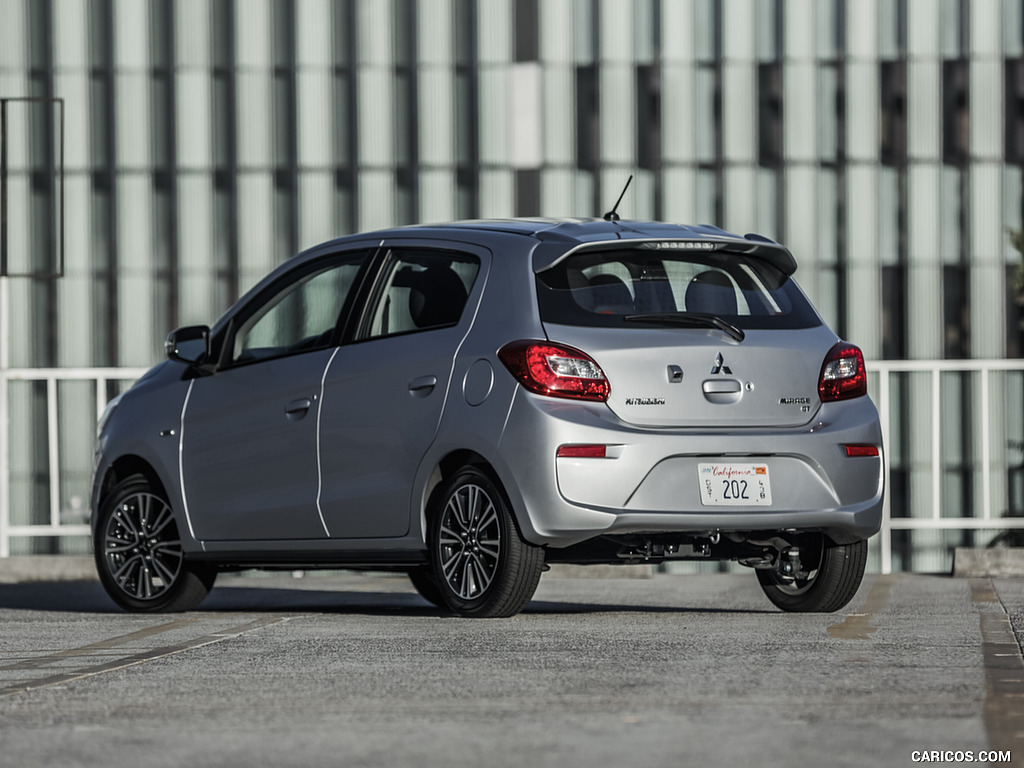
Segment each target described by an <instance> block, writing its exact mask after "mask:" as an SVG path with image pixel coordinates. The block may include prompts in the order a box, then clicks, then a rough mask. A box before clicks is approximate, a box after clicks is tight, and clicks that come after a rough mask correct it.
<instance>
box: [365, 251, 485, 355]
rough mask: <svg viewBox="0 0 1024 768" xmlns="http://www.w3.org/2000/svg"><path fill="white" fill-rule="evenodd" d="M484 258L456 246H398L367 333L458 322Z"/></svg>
mask: <svg viewBox="0 0 1024 768" xmlns="http://www.w3.org/2000/svg"><path fill="white" fill-rule="evenodd" d="M479 271H480V262H479V260H478V259H477V258H476V257H475V256H471V255H469V254H463V253H455V252H453V251H440V250H429V249H405V248H403V249H395V250H392V251H391V252H390V253H389V254H388V256H387V259H386V261H385V264H384V268H383V269H382V271H381V277H380V280H379V282H378V286H377V289H376V291H375V292H374V297H373V299H372V300H371V305H370V310H369V312H368V313H367V320H366V322H367V325H366V328H365V331H364V332H363V333H362V334H361V335H360V338H362V339H373V338H380V337H383V336H396V335H399V334H405V333H416V332H419V331H427V330H431V329H434V328H448V327H451V326H453V325H457V324H458V322H459V320H460V319H461V318H462V311H463V309H465V307H466V300H467V299H468V298H469V294H470V291H471V290H472V288H473V283H474V282H475V280H476V276H477V273H478V272H479Z"/></svg>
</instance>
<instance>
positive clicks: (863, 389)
mask: <svg viewBox="0 0 1024 768" xmlns="http://www.w3.org/2000/svg"><path fill="white" fill-rule="evenodd" d="M867 393H868V373H867V371H866V370H865V368H864V355H863V354H862V353H861V351H860V349H858V348H857V347H855V346H854V345H853V344H847V343H846V342H843V341H841V342H839V343H838V344H836V345H835V346H834V347H832V349H831V350H829V353H828V355H826V357H825V362H824V363H823V364H822V366H821V376H819V377H818V396H819V397H820V398H821V402H823V403H828V402H832V401H835V400H849V399H850V398H853V397H861V396H862V395H866V394H867Z"/></svg>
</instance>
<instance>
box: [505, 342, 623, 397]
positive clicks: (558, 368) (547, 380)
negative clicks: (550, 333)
mask: <svg viewBox="0 0 1024 768" xmlns="http://www.w3.org/2000/svg"><path fill="white" fill-rule="evenodd" d="M498 359H500V360H501V362H502V363H504V364H505V367H506V368H508V369H509V371H510V372H511V373H512V375H513V376H515V377H516V379H517V380H518V381H519V383H520V384H522V385H523V386H524V387H526V388H527V389H528V390H530V391H531V392H535V393H536V394H538V395H547V396H548V397H569V398H575V399H578V400H597V401H600V402H604V401H605V400H607V399H608V393H609V392H610V391H611V386H610V385H609V384H608V379H607V378H605V375H604V371H602V370H601V367H600V366H599V365H598V364H597V363H595V362H594V360H593V359H592V358H591V357H590V356H589V355H587V354H586V353H585V352H581V351H580V350H578V349H574V348H573V347H568V346H565V345H563V344H551V343H549V342H546V341H513V342H511V343H509V344H506V345H505V346H504V347H502V348H501V349H499V350H498Z"/></svg>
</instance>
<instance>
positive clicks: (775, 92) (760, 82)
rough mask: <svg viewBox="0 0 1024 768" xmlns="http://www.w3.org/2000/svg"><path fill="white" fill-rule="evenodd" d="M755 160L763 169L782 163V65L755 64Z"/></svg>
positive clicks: (778, 63) (773, 63)
mask: <svg viewBox="0 0 1024 768" xmlns="http://www.w3.org/2000/svg"><path fill="white" fill-rule="evenodd" d="M757 122H758V144H757V162H758V164H759V165H761V166H762V167H764V168H778V167H779V166H780V165H782V155H783V146H782V136H783V132H782V129H783V122H782V64H781V63H780V62H774V61H773V62H771V63H769V64H759V65H758V67H757Z"/></svg>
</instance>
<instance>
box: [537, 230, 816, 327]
mask: <svg viewBox="0 0 1024 768" xmlns="http://www.w3.org/2000/svg"><path fill="white" fill-rule="evenodd" d="M537 287H538V298H539V301H540V308H541V319H543V320H544V321H545V322H549V323H556V324H561V325H583V326H613V327H614V326H621V327H635V326H636V325H637V323H640V324H643V323H644V322H645V318H644V316H645V315H649V316H650V318H649V319H650V322H651V323H653V324H657V323H659V322H660V321H661V320H663V319H664V316H665V315H686V314H695V315H714V316H716V317H720V318H722V319H723V320H726V321H728V322H729V323H732V324H734V325H736V326H737V327H739V328H745V329H755V328H809V327H814V326H817V325H820V324H821V319H820V318H819V317H818V314H817V312H815V310H814V309H813V307H811V305H810V302H808V301H807V299H806V298H805V297H804V296H803V294H802V293H801V292H800V290H799V289H798V288H797V287H796V285H795V283H794V282H793V281H792V279H791V278H789V277H788V276H787V275H785V274H784V273H783V272H781V271H780V270H778V269H777V268H775V267H773V266H772V265H770V264H767V263H765V262H764V261H762V260H760V259H754V258H751V257H749V256H745V255H744V254H739V253H732V252H728V251H716V252H707V251H687V250H675V249H672V250H668V249H666V250H664V251H660V250H659V251H656V250H653V249H651V248H650V247H649V246H648V247H646V248H642V247H641V248H632V249H622V250H601V251H589V252H586V251H585V252H580V253H576V254H573V255H571V256H569V257H567V258H565V259H562V260H561V261H559V262H557V263H556V264H554V265H552V266H551V267H549V268H548V269H546V270H544V271H543V272H541V273H540V274H538V275H537ZM657 316H662V317H661V318H660V319H659V318H658V317H657Z"/></svg>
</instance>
